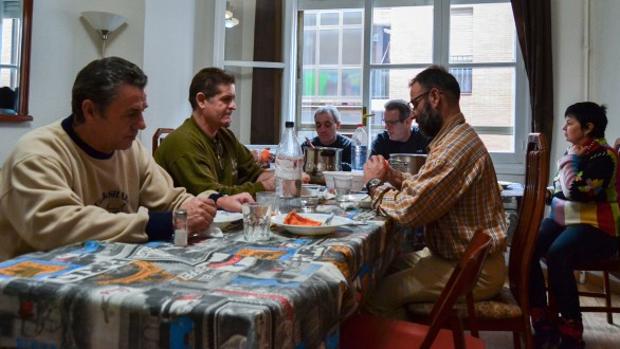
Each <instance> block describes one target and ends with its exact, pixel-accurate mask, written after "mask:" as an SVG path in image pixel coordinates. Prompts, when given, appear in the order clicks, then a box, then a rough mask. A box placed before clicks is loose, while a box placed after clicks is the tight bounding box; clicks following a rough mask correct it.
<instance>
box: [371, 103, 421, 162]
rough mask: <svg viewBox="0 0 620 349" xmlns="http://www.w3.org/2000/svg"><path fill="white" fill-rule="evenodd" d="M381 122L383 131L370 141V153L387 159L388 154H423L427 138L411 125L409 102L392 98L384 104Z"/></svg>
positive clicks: (411, 117)
mask: <svg viewBox="0 0 620 349" xmlns="http://www.w3.org/2000/svg"><path fill="white" fill-rule="evenodd" d="M384 108H385V112H384V113H383V124H384V125H385V131H384V132H383V133H381V134H379V135H378V136H377V138H376V139H375V140H374V142H373V143H372V151H371V153H370V155H382V156H383V157H384V158H386V159H389V158H390V154H397V153H417V154H425V153H426V147H427V146H428V142H429V139H428V138H427V137H426V136H425V135H423V134H422V133H421V132H420V130H419V129H418V127H415V126H414V127H412V124H413V116H412V115H411V108H410V107H409V104H408V103H407V102H405V101H404V100H402V99H393V100H390V101H388V102H387V103H386V104H385V107H384Z"/></svg>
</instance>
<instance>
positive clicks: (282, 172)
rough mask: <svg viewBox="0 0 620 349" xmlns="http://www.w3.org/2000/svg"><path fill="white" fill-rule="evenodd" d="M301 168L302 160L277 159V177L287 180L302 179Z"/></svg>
mask: <svg viewBox="0 0 620 349" xmlns="http://www.w3.org/2000/svg"><path fill="white" fill-rule="evenodd" d="M301 166H302V160H301V159H282V158H280V159H278V158H276V177H278V178H282V179H287V180H297V179H301Z"/></svg>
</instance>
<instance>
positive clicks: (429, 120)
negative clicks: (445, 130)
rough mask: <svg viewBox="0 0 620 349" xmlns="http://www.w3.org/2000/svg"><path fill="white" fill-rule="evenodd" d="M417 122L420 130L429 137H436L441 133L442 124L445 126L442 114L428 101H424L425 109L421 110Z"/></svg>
mask: <svg viewBox="0 0 620 349" xmlns="http://www.w3.org/2000/svg"><path fill="white" fill-rule="evenodd" d="M416 122H417V123H418V126H419V127H420V131H422V133H424V134H425V135H426V136H427V137H429V138H434V137H435V136H436V135H437V133H439V130H441V126H443V118H442V117H441V114H440V113H439V112H438V111H437V110H435V109H433V108H431V105H430V103H428V101H426V103H424V110H423V111H421V112H420V115H418V117H417V118H416Z"/></svg>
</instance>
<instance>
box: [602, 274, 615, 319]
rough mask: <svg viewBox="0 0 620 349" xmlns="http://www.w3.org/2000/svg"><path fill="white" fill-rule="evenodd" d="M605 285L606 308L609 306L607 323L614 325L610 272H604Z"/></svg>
mask: <svg viewBox="0 0 620 349" xmlns="http://www.w3.org/2000/svg"><path fill="white" fill-rule="evenodd" d="M603 287H604V288H605V308H607V309H606V310H607V323H608V324H610V325H613V323H614V314H613V312H612V311H611V287H610V285H609V272H606V271H604V272H603Z"/></svg>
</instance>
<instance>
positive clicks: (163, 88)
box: [140, 0, 196, 147]
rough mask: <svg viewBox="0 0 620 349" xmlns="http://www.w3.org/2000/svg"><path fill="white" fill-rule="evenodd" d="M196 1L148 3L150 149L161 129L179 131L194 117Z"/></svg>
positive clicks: (147, 132) (147, 141)
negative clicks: (191, 98)
mask: <svg viewBox="0 0 620 349" xmlns="http://www.w3.org/2000/svg"><path fill="white" fill-rule="evenodd" d="M195 11H196V4H195V1H194V0H184V1H169V0H148V1H146V3H145V29H144V67H143V68H144V72H145V73H146V74H147V75H148V77H149V83H148V85H147V88H146V92H147V101H148V104H149V108H148V109H147V110H146V112H145V121H146V126H147V128H146V129H145V130H144V131H142V133H141V137H140V138H141V139H142V142H143V143H144V144H145V145H146V146H147V147H150V146H151V137H152V136H153V134H154V133H155V130H156V129H157V128H159V127H170V128H176V127H178V126H179V125H180V124H181V122H182V121H183V120H185V118H187V117H188V116H189V115H190V114H191V111H192V109H191V106H190V104H189V101H188V100H187V96H188V90H189V84H190V81H191V79H192V77H193V75H194V52H193V44H194V14H195Z"/></svg>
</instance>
